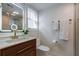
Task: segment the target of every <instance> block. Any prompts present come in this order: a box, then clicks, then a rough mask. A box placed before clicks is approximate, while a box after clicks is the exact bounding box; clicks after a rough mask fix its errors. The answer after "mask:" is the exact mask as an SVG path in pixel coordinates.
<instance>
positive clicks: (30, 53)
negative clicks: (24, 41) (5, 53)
mask: <svg viewBox="0 0 79 59" xmlns="http://www.w3.org/2000/svg"><path fill="white" fill-rule="evenodd" d="M16 55H17V56H34V55H36V50H35V48H34V47H32V48H30V49H27V50H24V51H22V52H20V53H17V54H16Z"/></svg>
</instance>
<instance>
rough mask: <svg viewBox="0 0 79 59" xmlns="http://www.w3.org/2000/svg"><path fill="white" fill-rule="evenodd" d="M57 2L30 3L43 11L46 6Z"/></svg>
mask: <svg viewBox="0 0 79 59" xmlns="http://www.w3.org/2000/svg"><path fill="white" fill-rule="evenodd" d="M54 4H55V3H28V5H29V6H31V7H33V8H34V9H36V10H38V11H41V10H44V9H46V8H49V7H51V6H53V5H54Z"/></svg>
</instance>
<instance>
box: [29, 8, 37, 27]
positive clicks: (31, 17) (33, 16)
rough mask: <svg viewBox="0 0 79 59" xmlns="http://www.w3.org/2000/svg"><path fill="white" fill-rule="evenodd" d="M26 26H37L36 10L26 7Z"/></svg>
mask: <svg viewBox="0 0 79 59" xmlns="http://www.w3.org/2000/svg"><path fill="white" fill-rule="evenodd" d="M28 28H37V12H36V11H35V10H33V9H31V8H28Z"/></svg>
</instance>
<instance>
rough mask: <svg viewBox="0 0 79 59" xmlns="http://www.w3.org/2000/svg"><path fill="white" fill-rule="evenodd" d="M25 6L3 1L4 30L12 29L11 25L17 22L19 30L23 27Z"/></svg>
mask: <svg viewBox="0 0 79 59" xmlns="http://www.w3.org/2000/svg"><path fill="white" fill-rule="evenodd" d="M23 18H24V17H23V8H22V7H21V6H19V5H17V4H15V3H14V4H12V3H2V31H11V25H12V24H16V25H17V27H18V30H22V29H23V21H24V19H23Z"/></svg>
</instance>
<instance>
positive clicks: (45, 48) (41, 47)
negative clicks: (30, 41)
mask: <svg viewBox="0 0 79 59" xmlns="http://www.w3.org/2000/svg"><path fill="white" fill-rule="evenodd" d="M38 49H40V50H43V51H49V47H47V46H44V45H40V46H39V47H38Z"/></svg>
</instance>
